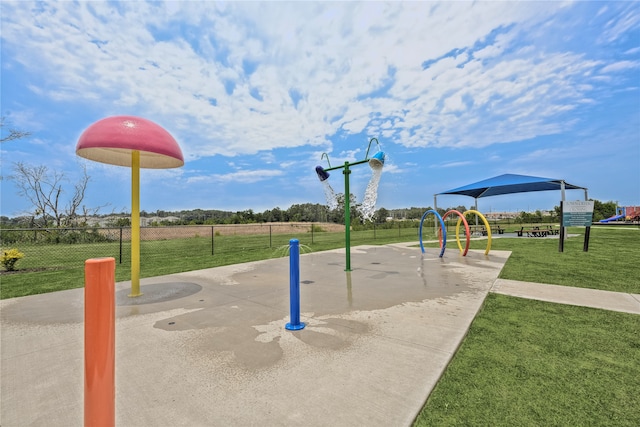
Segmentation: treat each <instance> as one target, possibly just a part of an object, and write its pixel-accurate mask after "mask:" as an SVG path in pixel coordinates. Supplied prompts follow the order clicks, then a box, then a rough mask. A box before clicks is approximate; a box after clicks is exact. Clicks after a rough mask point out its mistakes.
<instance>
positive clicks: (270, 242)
mask: <svg viewBox="0 0 640 427" xmlns="http://www.w3.org/2000/svg"><path fill="white" fill-rule="evenodd" d="M271 245H272V240H271V224H269V249H271Z"/></svg>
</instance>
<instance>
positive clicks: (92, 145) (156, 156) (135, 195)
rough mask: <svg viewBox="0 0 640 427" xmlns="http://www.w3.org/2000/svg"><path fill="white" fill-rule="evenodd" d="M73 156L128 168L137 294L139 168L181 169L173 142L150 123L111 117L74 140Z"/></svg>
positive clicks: (135, 293)
mask: <svg viewBox="0 0 640 427" xmlns="http://www.w3.org/2000/svg"><path fill="white" fill-rule="evenodd" d="M76 154H77V155H78V156H80V157H84V158H85V159H89V160H94V161H97V162H102V163H108V164H111V165H117V166H129V167H131V294H130V295H129V296H130V297H137V296H140V295H142V294H141V293H140V168H148V169H167V168H177V167H181V166H183V165H184V158H183V156H182V151H181V150H180V147H179V146H178V143H177V142H176V140H175V139H173V137H172V136H171V135H170V134H169V132H167V131H166V130H164V129H163V128H162V127H160V126H158V125H157V124H155V123H153V122H152V121H150V120H147V119H143V118H140V117H134V116H114V117H107V118H106V119H102V120H98V121H97V122H95V123H93V124H92V125H91V126H89V127H88V128H87V129H86V130H85V131H84V132H83V133H82V135H80V139H78V145H77V146H76Z"/></svg>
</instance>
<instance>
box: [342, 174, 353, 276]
mask: <svg viewBox="0 0 640 427" xmlns="http://www.w3.org/2000/svg"><path fill="white" fill-rule="evenodd" d="M342 173H343V174H344V241H345V242H344V245H345V251H346V263H347V265H346V268H345V269H344V271H351V206H350V199H351V194H350V191H349V174H350V173H351V170H349V162H344V170H343V171H342Z"/></svg>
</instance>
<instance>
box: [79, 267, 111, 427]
mask: <svg viewBox="0 0 640 427" xmlns="http://www.w3.org/2000/svg"><path fill="white" fill-rule="evenodd" d="M115 270H116V260H115V258H94V259H88V260H86V261H85V267H84V273H85V291H84V425H85V427H90V426H105V427H113V426H115V412H116V411H115V401H116V388H115V354H116V352H115V331H116V327H115V322H116V315H115V313H116V312H115Z"/></svg>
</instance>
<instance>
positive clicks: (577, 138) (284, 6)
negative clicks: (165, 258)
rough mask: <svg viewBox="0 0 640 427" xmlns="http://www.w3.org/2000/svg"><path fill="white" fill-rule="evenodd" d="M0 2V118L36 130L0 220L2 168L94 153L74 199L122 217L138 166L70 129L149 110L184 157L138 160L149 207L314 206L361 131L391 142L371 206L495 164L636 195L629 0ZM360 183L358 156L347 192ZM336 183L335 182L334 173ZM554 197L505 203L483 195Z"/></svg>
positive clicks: (639, 137) (422, 200)
mask: <svg viewBox="0 0 640 427" xmlns="http://www.w3.org/2000/svg"><path fill="white" fill-rule="evenodd" d="M0 7H1V8H2V10H1V12H2V15H1V16H2V33H1V38H2V67H1V72H2V76H1V78H2V83H1V84H2V86H1V89H2V99H1V101H2V102H1V114H2V115H3V116H4V117H5V123H6V124H7V125H11V127H14V128H18V129H21V130H25V131H30V132H31V133H32V135H31V136H30V137H29V138H27V139H23V140H19V141H12V142H5V143H3V144H2V146H1V150H2V178H3V179H2V181H1V185H2V200H1V213H2V215H6V216H16V215H20V214H23V213H25V212H27V211H28V210H29V209H30V205H29V204H28V203H27V201H26V200H25V199H23V198H21V197H19V196H18V195H17V189H16V187H15V185H14V184H13V182H12V181H11V180H10V179H9V177H10V175H11V173H12V170H11V167H12V166H11V165H12V164H13V163H15V162H25V163H27V164H31V165H47V166H48V167H49V168H50V169H51V170H56V171H59V172H64V174H65V176H66V177H67V178H68V179H69V183H68V187H69V191H71V189H72V183H73V182H74V181H76V180H77V179H78V177H79V174H80V172H81V169H82V164H85V165H86V167H87V169H88V173H89V175H90V176H91V182H90V184H89V187H88V191H87V194H86V197H85V205H86V206H88V207H97V206H105V207H104V208H102V209H101V211H100V212H101V213H109V212H112V211H113V212H123V211H125V212H128V211H130V206H131V190H130V182H131V171H130V169H128V168H124V167H118V166H111V165H105V164H101V163H96V162H90V161H86V160H83V159H81V158H79V157H78V156H76V154H75V146H76V143H77V140H78V137H79V136H80V134H81V133H82V132H83V131H84V130H85V129H86V128H87V127H88V126H90V125H91V124H92V123H94V122H95V121H97V120H100V119H102V118H105V117H108V116H114V115H133V116H140V117H144V118H147V119H149V120H152V121H154V122H156V123H157V124H159V125H161V126H162V127H164V128H165V129H166V130H167V131H169V132H170V133H171V134H172V135H173V136H174V138H175V139H176V140H177V141H178V143H179V145H180V147H181V149H182V151H183V154H184V156H185V165H184V166H183V167H181V168H176V169H166V170H152V169H143V170H142V171H141V198H140V204H141V209H143V210H146V211H147V212H155V211H156V210H165V211H171V210H182V209H195V208H202V209H220V210H231V211H236V210H245V209H253V210H254V211H256V212H262V211H264V210H266V209H272V208H274V207H280V208H282V209H286V208H288V207H289V206H291V205H292V204H297V203H324V193H323V190H322V186H321V185H320V183H319V181H318V179H317V177H316V174H315V171H314V167H315V166H316V165H318V164H323V165H324V164H325V162H321V161H320V158H321V155H322V153H325V152H326V153H328V155H329V157H330V159H331V163H332V165H334V166H335V165H338V164H342V163H344V162H345V161H356V160H362V159H363V158H364V155H365V151H366V149H367V145H368V142H369V140H370V138H372V137H376V138H377V139H378V141H379V142H380V145H381V147H382V149H383V150H384V151H385V153H386V154H387V162H386V165H385V168H384V171H383V173H382V178H381V181H380V187H379V189H378V202H377V206H378V207H385V208H387V209H393V208H402V207H411V206H431V205H433V195H434V194H435V193H439V192H442V191H445V190H449V189H452V188H456V187H459V186H462V185H466V184H469V183H472V182H475V181H479V180H482V179H486V178H489V177H492V176H495V175H500V174H503V173H515V174H524V175H535V176H543V177H550V178H560V179H564V180H566V181H567V182H569V183H571V184H576V185H579V186H583V187H587V188H588V189H589V196H590V197H592V198H596V199H599V200H602V201H609V200H611V201H617V202H618V203H619V204H620V205H622V206H626V205H639V204H640V3H638V2H544V3H542V2H515V1H513V2H391V3H383V2H224V3H222V2H220V3H213V2H60V3H57V2H34V3H32V2H25V1H20V2H11V1H3V2H2V3H1V6H0ZM5 127H9V126H5ZM5 130H6V129H3V132H4V131H5ZM374 151H375V150H374V147H372V148H371V153H370V154H372V153H373V152H374ZM370 177H371V171H370V170H369V168H368V167H366V166H365V165H362V166H361V167H360V166H358V167H354V168H353V169H352V174H351V180H350V183H351V192H352V193H353V194H354V195H355V196H356V198H357V199H358V201H362V198H363V196H364V190H365V187H366V184H367V182H368V180H369V179H370ZM330 180H331V183H332V186H333V188H334V189H335V190H336V191H337V192H342V191H344V185H343V178H342V174H341V173H340V171H335V172H334V173H333V175H332V178H330ZM582 197H583V193H582V192H581V191H575V190H574V191H569V192H568V193H567V199H569V200H576V199H581V198H582ZM559 199H560V195H559V194H557V192H541V193H529V194H522V195H511V196H497V197H489V198H485V199H481V200H480V203H479V208H480V210H481V211H484V212H488V211H521V210H525V211H528V210H536V209H551V208H553V206H555V205H558V204H559ZM472 203H473V200H472V199H470V198H467V197H453V196H442V197H439V199H438V204H439V205H440V206H441V207H447V206H457V205H459V204H464V205H465V206H470V205H471V204H472Z"/></svg>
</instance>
